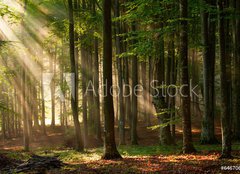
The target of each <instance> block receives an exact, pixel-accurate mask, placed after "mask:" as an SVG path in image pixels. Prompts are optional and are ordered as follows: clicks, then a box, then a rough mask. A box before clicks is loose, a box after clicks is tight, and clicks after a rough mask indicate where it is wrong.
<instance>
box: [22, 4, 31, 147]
mask: <svg viewBox="0 0 240 174" xmlns="http://www.w3.org/2000/svg"><path fill="white" fill-rule="evenodd" d="M27 2H28V1H27V0H24V13H26V11H27ZM24 26H25V22H24V21H22V30H24ZM23 37H24V36H23ZM25 66H26V65H25V62H23V64H22V82H21V83H22V84H21V90H22V91H21V92H22V98H21V104H22V116H23V143H24V150H25V151H29V146H30V140H29V131H28V126H29V124H28V114H27V97H26V70H25V68H26V67H25Z"/></svg>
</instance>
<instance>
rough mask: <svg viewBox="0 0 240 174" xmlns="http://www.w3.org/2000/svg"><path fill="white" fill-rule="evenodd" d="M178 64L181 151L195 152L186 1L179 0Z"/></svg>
mask: <svg viewBox="0 0 240 174" xmlns="http://www.w3.org/2000/svg"><path fill="white" fill-rule="evenodd" d="M180 18H181V19H182V20H181V23H180V55H179V56H180V65H181V70H182V71H181V85H185V86H184V87H182V88H183V89H182V90H181V95H182V105H181V114H182V120H183V122H182V124H183V153H192V152H195V151H196V150H195V148H194V146H193V144H192V128H191V112H190V89H189V87H190V86H189V72H188V22H187V20H186V18H188V1H187V0H180Z"/></svg>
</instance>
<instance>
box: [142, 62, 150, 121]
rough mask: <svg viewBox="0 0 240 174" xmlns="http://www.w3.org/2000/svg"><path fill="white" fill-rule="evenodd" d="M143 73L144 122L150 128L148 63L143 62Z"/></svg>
mask: <svg viewBox="0 0 240 174" xmlns="http://www.w3.org/2000/svg"><path fill="white" fill-rule="evenodd" d="M141 71H142V85H143V104H142V106H143V107H142V109H143V118H144V122H145V123H146V126H149V125H148V124H149V120H148V114H147V109H148V108H147V106H148V100H147V63H146V61H143V62H141Z"/></svg>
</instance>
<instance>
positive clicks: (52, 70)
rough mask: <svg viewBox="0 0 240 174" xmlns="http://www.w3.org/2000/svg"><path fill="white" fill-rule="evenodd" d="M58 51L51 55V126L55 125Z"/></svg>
mask: <svg viewBox="0 0 240 174" xmlns="http://www.w3.org/2000/svg"><path fill="white" fill-rule="evenodd" d="M56 54H57V53H56V52H55V53H52V54H51V55H52V56H51V57H50V61H49V62H50V65H49V66H50V67H51V68H50V69H51V73H53V79H52V81H51V104H52V108H51V109H52V120H51V126H53V127H54V126H55V70H56V65H55V64H56Z"/></svg>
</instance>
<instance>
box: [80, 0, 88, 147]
mask: <svg viewBox="0 0 240 174" xmlns="http://www.w3.org/2000/svg"><path fill="white" fill-rule="evenodd" d="M82 9H83V10H85V9H86V2H85V0H83V1H82ZM84 37H85V36H84V35H83V36H82V38H83V39H84ZM80 39H81V38H80ZM81 76H82V115H83V125H84V129H83V131H84V132H83V138H84V146H85V147H86V146H87V144H88V118H87V100H88V98H87V94H86V89H87V86H86V83H87V52H86V49H85V48H84V46H81Z"/></svg>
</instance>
